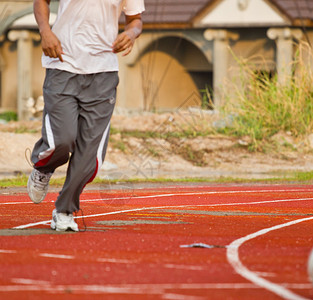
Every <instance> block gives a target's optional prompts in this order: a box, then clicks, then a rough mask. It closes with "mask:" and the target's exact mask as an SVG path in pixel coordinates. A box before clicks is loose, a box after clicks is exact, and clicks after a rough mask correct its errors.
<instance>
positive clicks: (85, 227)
mask: <svg viewBox="0 0 313 300" xmlns="http://www.w3.org/2000/svg"><path fill="white" fill-rule="evenodd" d="M79 211H81V213H82V221H83V225H84V229H83V230H79V232H85V231H87V226H86V223H85V219H84V213H83V210H82V209H80V210H79ZM79 211H78V212H79ZM78 212H75V217H77V215H78Z"/></svg>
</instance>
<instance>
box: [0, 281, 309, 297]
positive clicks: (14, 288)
mask: <svg viewBox="0 0 313 300" xmlns="http://www.w3.org/2000/svg"><path fill="white" fill-rule="evenodd" d="M15 280H16V282H17V283H18V282H19V279H18V278H15ZM20 283H23V284H16V285H15V284H14V285H2V286H1V285H0V292H18V291H25V292H27V291H46V292H51V293H64V291H66V290H71V291H72V292H74V293H102V294H123V293H130V294H138V293H139V294H150V295H151V294H163V293H164V292H166V290H173V289H174V290H175V289H177V290H203V289H207V290H224V289H229V290H233V289H235V290H241V289H262V288H261V287H259V286H257V285H255V284H252V283H170V284H168V283H165V284H162V283H161V284H157V283H156V284H123V285H116V284H112V285H110V284H107V285H70V284H69V285H53V284H51V283H50V284H46V283H45V282H42V284H39V282H38V283H37V282H36V284H33V285H31V284H29V283H30V282H29V283H28V282H27V281H26V279H21V282H20ZM284 286H285V287H288V288H293V289H299V290H309V289H311V288H312V285H310V284H293V283H285V284H284Z"/></svg>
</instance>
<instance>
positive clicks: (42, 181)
mask: <svg viewBox="0 0 313 300" xmlns="http://www.w3.org/2000/svg"><path fill="white" fill-rule="evenodd" d="M33 175H34V176H33V181H34V186H35V187H36V188H39V189H41V190H44V189H45V188H46V186H47V183H48V182H49V180H50V177H51V174H50V173H48V174H43V173H40V172H39V171H37V170H35V172H34V173H33Z"/></svg>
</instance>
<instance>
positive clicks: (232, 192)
mask: <svg viewBox="0 0 313 300" xmlns="http://www.w3.org/2000/svg"><path fill="white" fill-rule="evenodd" d="M295 192H298V193H302V192H303V193H306V192H313V189H290V190H286V189H280V190H247V191H245V190H238V191H236V190H235V191H211V192H188V193H171V194H157V195H146V196H132V195H129V196H128V197H114V195H112V197H111V198H95V199H85V200H84V199H82V200H80V202H98V201H112V200H127V199H130V198H131V199H132V200H134V199H149V198H164V197H173V196H197V195H198V196H199V195H219V194H220V195H225V194H230V195H232V194H251V193H295ZM45 202H46V203H52V202H54V200H50V201H45ZM12 204H33V202H32V201H19V202H5V203H1V202H0V205H12Z"/></svg>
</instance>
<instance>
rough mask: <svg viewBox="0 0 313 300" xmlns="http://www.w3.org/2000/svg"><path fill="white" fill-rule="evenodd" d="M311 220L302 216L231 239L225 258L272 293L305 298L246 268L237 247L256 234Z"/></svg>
mask: <svg viewBox="0 0 313 300" xmlns="http://www.w3.org/2000/svg"><path fill="white" fill-rule="evenodd" d="M310 220H313V217H310V218H304V219H298V220H294V221H291V222H287V223H284V224H281V225H276V226H273V227H270V228H265V229H262V230H259V231H257V232H255V233H252V234H249V235H247V236H245V237H242V238H240V239H237V240H235V241H233V242H232V243H231V244H229V245H228V247H227V259H228V262H229V263H230V264H231V265H232V267H233V268H234V269H235V271H236V272H237V273H238V274H239V275H241V276H242V277H244V278H246V279H247V280H249V281H251V282H253V283H255V284H256V285H258V286H260V287H263V288H264V289H266V290H268V291H271V292H273V293H274V294H276V295H278V296H280V297H283V298H285V299H290V300H307V298H304V297H302V296H299V295H297V294H295V293H293V292H292V291H290V290H288V289H287V288H285V287H283V286H282V285H279V284H276V283H273V282H270V281H268V280H266V279H264V278H262V277H260V276H258V275H257V274H256V273H254V272H252V271H250V270H249V269H248V268H246V267H245V266H244V265H243V264H242V262H241V261H240V258H239V248H240V246H242V245H243V244H244V243H245V242H247V241H249V240H252V239H254V238H256V237H258V236H261V235H264V234H267V233H268V232H270V231H274V230H278V229H281V228H284V227H288V226H292V225H295V224H298V223H301V222H305V221H310Z"/></svg>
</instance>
